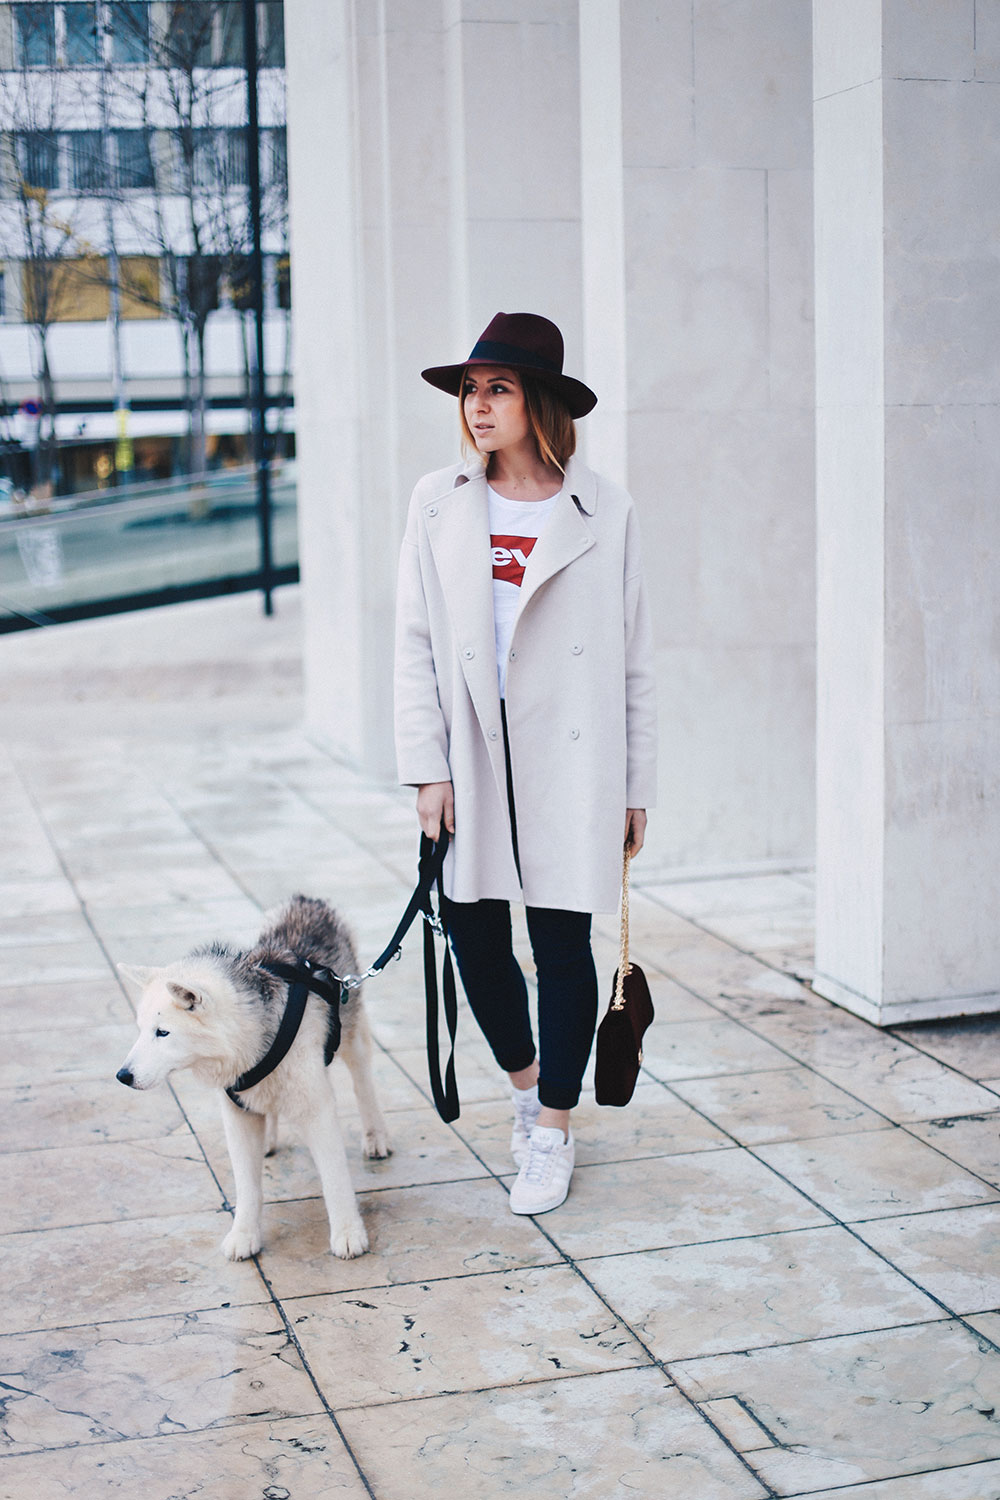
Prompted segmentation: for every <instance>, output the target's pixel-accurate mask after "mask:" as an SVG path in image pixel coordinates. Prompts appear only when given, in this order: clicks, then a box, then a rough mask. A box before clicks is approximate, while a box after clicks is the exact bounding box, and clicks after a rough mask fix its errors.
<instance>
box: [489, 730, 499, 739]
mask: <svg viewBox="0 0 1000 1500" xmlns="http://www.w3.org/2000/svg"><path fill="white" fill-rule="evenodd" d="M489 734H490V739H491V740H495V739H496V737H497V732H496V730H495V729H491V730H490V732H489Z"/></svg>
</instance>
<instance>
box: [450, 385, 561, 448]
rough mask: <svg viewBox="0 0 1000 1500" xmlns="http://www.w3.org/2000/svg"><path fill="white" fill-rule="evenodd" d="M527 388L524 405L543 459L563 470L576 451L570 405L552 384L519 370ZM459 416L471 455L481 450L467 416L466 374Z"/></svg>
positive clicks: (459, 398) (463, 445)
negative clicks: (557, 393) (558, 394)
mask: <svg viewBox="0 0 1000 1500" xmlns="http://www.w3.org/2000/svg"><path fill="white" fill-rule="evenodd" d="M517 374H518V376H519V377H520V381H521V387H522V389H523V391H524V405H525V408H526V410H527V413H528V421H529V422H530V423H531V431H532V434H533V435H534V439H535V443H536V444H537V446H538V453H539V457H540V458H541V460H542V462H543V463H546V464H554V465H555V467H556V468H557V469H561V470H562V471H563V473H565V471H566V465H567V464H568V463H569V460H570V459H571V458H572V457H573V454H574V453H575V452H576V427H575V426H574V423H573V418H572V417H571V416H570V414H569V407H568V406H567V405H566V403H565V401H563V400H562V398H561V397H560V396H557V395H556V393H555V391H554V390H552V388H551V386H549V385H547V384H546V383H545V381H543V380H536V379H534V377H533V376H531V375H529V374H527V373H526V372H525V371H523V370H518V371H517ZM458 420H459V422H460V424H461V428H462V447H463V448H464V449H465V450H466V452H468V453H469V454H470V455H472V454H475V453H478V452H479V449H478V448H477V447H476V440H475V438H474V437H473V436H472V433H471V431H470V429H469V424H468V422H467V421H466V420H465V378H464V376H463V379H462V384H461V387H460V389H459V397H458Z"/></svg>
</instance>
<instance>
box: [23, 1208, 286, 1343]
mask: <svg viewBox="0 0 1000 1500" xmlns="http://www.w3.org/2000/svg"><path fill="white" fill-rule="evenodd" d="M231 1224H232V1220H231V1218H230V1216H229V1214H227V1213H222V1212H218V1213H199V1214H183V1215H180V1216H179V1217H177V1218H167V1217H163V1216H161V1217H159V1218H151V1219H126V1220H124V1221H123V1222H121V1223H118V1224H85V1225H82V1226H81V1225H74V1226H73V1227H72V1228H70V1229H46V1230H35V1231H30V1232H28V1233H26V1234H4V1235H2V1236H0V1255H2V1257H3V1266H4V1275H3V1279H2V1281H0V1331H2V1332H7V1333H25V1332H31V1331H33V1330H35V1329H39V1328H63V1327H69V1326H71V1325H74V1324H77V1323H92V1322H101V1321H105V1320H110V1319H115V1318H149V1317H155V1316H156V1315H157V1314H160V1313H175V1312H194V1311H196V1310H198V1309H199V1308H206V1307H218V1306H220V1305H223V1304H232V1305H233V1306H236V1305H238V1304H241V1303H248V1302H261V1301H264V1300H265V1299H266V1295H267V1294H266V1291H265V1288H264V1285H263V1282H262V1281H261V1279H260V1275H259V1273H258V1271H257V1268H256V1266H255V1265H254V1263H253V1262H252V1261H240V1262H234V1261H229V1260H226V1258H225V1256H224V1255H223V1254H222V1252H221V1251H220V1249H219V1246H220V1245H221V1243H222V1240H223V1238H224V1237H225V1235H226V1234H228V1232H229V1229H230V1226H231Z"/></svg>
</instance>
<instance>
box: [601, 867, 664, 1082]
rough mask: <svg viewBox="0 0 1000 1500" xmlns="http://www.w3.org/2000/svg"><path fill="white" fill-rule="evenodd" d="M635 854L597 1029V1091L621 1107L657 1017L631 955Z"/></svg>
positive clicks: (625, 884) (624, 877)
mask: <svg viewBox="0 0 1000 1500" xmlns="http://www.w3.org/2000/svg"><path fill="white" fill-rule="evenodd" d="M630 859H631V855H630V854H629V851H628V849H627V848H626V850H625V863H624V867H623V869H622V926H621V950H620V953H619V957H618V968H617V970H616V971H615V978H614V985H613V989H612V994H611V1004H610V1005H609V1007H608V1013H607V1015H606V1016H605V1017H604V1020H603V1021H602V1022H601V1024H600V1026H599V1027H598V1028H597V1064H596V1069H595V1074H594V1092H595V1095H596V1098H597V1102H598V1104H612V1105H617V1106H618V1107H619V1108H620V1107H621V1106H622V1105H624V1104H627V1103H628V1102H629V1100H630V1099H631V1097H632V1094H633V1093H634V1091H635V1084H636V1079H637V1078H638V1076H639V1068H640V1067H641V1066H642V1039H643V1036H644V1035H645V1033H646V1029H647V1027H648V1026H649V1025H650V1023H651V1021H652V1019H653V1001H652V998H651V996H650V993H649V985H648V984H647V983H646V976H645V974H644V973H643V972H642V970H641V969H640V968H639V965H638V964H633V963H630V962H629V956H628V873H629V861H630Z"/></svg>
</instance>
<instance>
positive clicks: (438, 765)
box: [394, 505, 451, 786]
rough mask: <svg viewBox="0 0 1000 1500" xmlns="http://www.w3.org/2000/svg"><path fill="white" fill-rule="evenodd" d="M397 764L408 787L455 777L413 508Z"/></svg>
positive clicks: (399, 667)
mask: <svg viewBox="0 0 1000 1500" xmlns="http://www.w3.org/2000/svg"><path fill="white" fill-rule="evenodd" d="M394 701H395V728H396V765H397V769H398V773H399V780H400V782H401V783H402V784H403V785H404V786H422V785H424V783H426V782H429V781H450V780H451V768H450V766H449V764H448V731H447V726H446V724H445V718H444V714H443V712H442V709H441V700H440V696H439V693H438V682H437V674H436V672H435V670H434V652H433V648H432V644H431V629H430V620H429V618H428V611H427V599H426V597H425V594H424V581H423V576H422V571H421V561H420V549H419V546H418V542H417V508H416V506H415V505H411V507H410V517H409V521H408V523H407V528H406V535H405V537H404V538H403V545H402V548H401V550H400V557H399V579H398V586H397V590H396V661H395V673H394Z"/></svg>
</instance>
